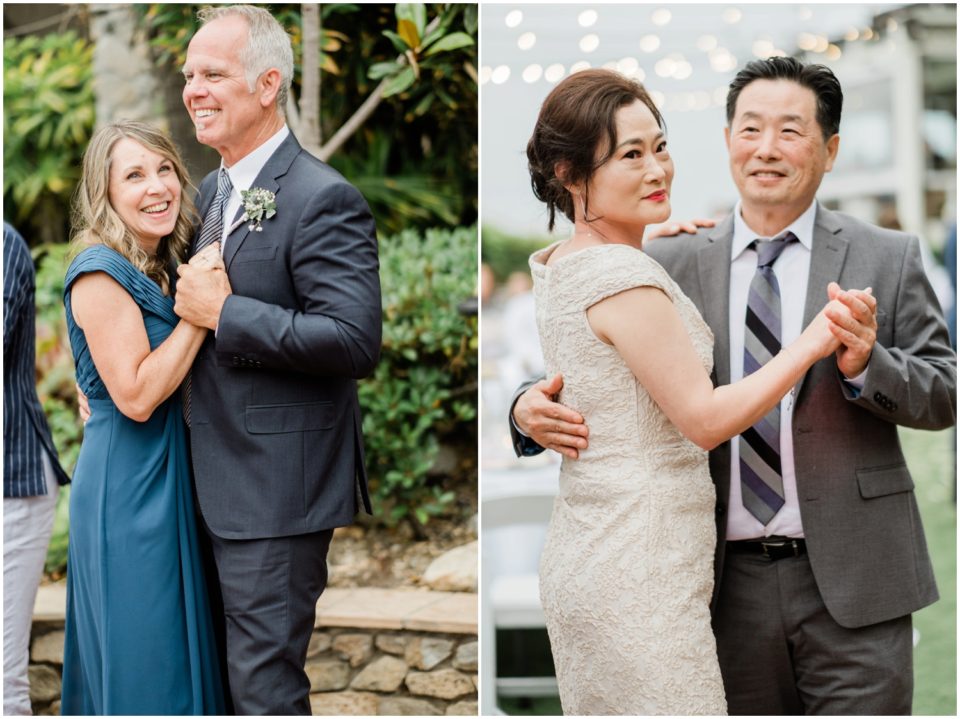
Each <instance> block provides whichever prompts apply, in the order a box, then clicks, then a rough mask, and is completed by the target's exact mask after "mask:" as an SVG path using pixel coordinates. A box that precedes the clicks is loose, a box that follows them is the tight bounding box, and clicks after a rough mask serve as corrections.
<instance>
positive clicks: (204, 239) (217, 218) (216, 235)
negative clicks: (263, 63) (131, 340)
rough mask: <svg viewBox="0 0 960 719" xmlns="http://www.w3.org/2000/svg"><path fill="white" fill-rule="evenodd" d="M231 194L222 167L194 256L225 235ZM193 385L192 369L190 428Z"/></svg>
mask: <svg viewBox="0 0 960 719" xmlns="http://www.w3.org/2000/svg"><path fill="white" fill-rule="evenodd" d="M231 192H233V183H232V182H230V175H228V174H227V171H226V170H225V169H224V168H222V167H221V168H220V174H219V175H217V195H216V197H214V198H213V202H212V203H210V207H209V208H208V209H207V214H206V217H204V218H203V225H202V226H201V228H200V239H198V240H197V246H196V247H195V248H194V250H193V254H197V253H198V252H199V251H200V250H202V249H203V248H204V247H206V246H207V245H209V244H211V243H212V242H217V241H218V240H220V238H221V236H222V235H223V212H224V210H225V209H226V207H227V202H228V201H229V199H230V193H231ZM192 383H193V370H192V369H191V370H190V371H188V372H187V376H186V378H185V379H184V381H183V392H182V395H183V419H184V421H185V422H186V423H187V426H188V427H189V426H190V420H191V406H190V401H191V395H192V389H193V386H192Z"/></svg>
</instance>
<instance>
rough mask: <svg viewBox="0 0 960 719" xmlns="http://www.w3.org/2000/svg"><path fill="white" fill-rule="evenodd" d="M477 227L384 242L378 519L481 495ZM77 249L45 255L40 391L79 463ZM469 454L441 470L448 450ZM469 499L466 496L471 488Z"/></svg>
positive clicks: (59, 541)
mask: <svg viewBox="0 0 960 719" xmlns="http://www.w3.org/2000/svg"><path fill="white" fill-rule="evenodd" d="M476 248H477V232H476V227H469V228H458V229H454V230H427V232H426V234H425V235H420V234H419V233H417V232H415V231H412V230H410V231H405V232H402V233H400V234H399V235H396V236H393V237H388V238H383V239H381V242H380V263H381V269H380V277H381V282H382V286H383V315H384V320H383V349H382V352H381V359H380V363H379V365H377V369H376V371H375V373H374V375H373V376H372V377H370V378H368V379H366V380H363V381H361V382H360V385H359V390H360V404H361V406H362V408H363V415H364V419H363V431H364V438H365V443H366V453H367V470H368V473H369V476H370V488H371V495H372V499H373V506H374V521H375V522H377V523H380V524H384V525H394V524H396V523H397V522H399V521H403V520H409V521H410V522H412V523H414V524H415V525H417V524H425V523H426V522H427V521H429V519H430V517H432V516H436V515H440V514H450V513H453V512H456V511H458V510H460V511H463V510H469V509H472V507H468V508H457V507H456V506H455V500H456V497H457V494H458V493H457V491H456V490H457V489H460V490H463V489H464V487H465V486H466V485H465V484H464V483H468V484H469V487H468V489H469V490H470V492H472V494H473V496H476V457H477V431H476V423H475V422H474V420H475V419H476V416H477V348H478V336H477V318H476V317H475V316H471V315H465V314H463V313H461V312H460V311H459V309H458V307H459V305H460V304H461V303H462V302H464V301H465V300H468V299H470V298H471V297H473V296H474V295H475V292H476V277H477V259H476V256H477V251H476ZM66 249H67V246H66V245H52V246H48V247H43V248H39V249H37V250H36V251H35V252H34V256H35V258H36V259H37V265H38V269H37V369H38V374H39V380H38V383H37V387H38V393H39V395H40V399H41V402H42V403H43V407H44V410H45V411H46V414H47V418H48V420H49V422H50V427H51V429H52V431H53V436H54V442H55V443H56V445H57V448H58V449H59V451H60V458H61V462H62V464H63V465H64V468H65V469H67V471H68V472H72V470H73V467H74V465H75V464H76V460H77V454H78V452H79V450H80V441H81V439H82V430H83V428H82V425H81V423H80V421H79V417H78V414H77V404H76V390H75V388H74V367H73V358H72V355H71V352H70V343H69V340H68V337H67V331H66V322H65V319H64V309H63V300H62V293H63V276H64V272H65V269H66V265H65V258H66ZM443 445H448V446H451V447H453V448H454V449H455V450H456V454H457V457H458V461H457V463H456V466H455V467H454V468H453V470H452V471H450V469H449V467H448V468H447V469H446V471H445V472H444V473H442V474H437V473H436V471H431V470H432V469H434V470H435V463H436V461H437V457H438V455H439V451H440V448H441V446H443ZM461 494H462V491H461ZM68 498H69V489H68V490H67V491H64V492H62V493H61V497H60V505H61V506H60V509H59V510H58V515H57V521H56V524H55V527H54V536H53V539H52V540H51V543H50V550H49V552H48V555H47V571H48V572H51V573H54V574H56V573H58V572H61V571H62V570H63V567H64V566H65V565H66V547H67V530H68V521H67V511H66V509H67V507H66V504H67V501H68Z"/></svg>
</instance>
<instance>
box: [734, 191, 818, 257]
mask: <svg viewBox="0 0 960 719" xmlns="http://www.w3.org/2000/svg"><path fill="white" fill-rule="evenodd" d="M740 207H741V202H740V201H738V202H737V206H736V207H735V208H734V210H733V247H732V249H731V253H730V259H731V260H735V259H737V258H738V257H739V256H740V254H741V253H742V252H743V251H744V250H745V249H747V247H749V246H750V243H751V242H753V241H754V240H756V239H757V238H761V239H769V238H765V237H763V235H761V234H760V233H758V232H754V231H753V230H751V229H750V226H749V225H747V223H746V221H745V220H744V219H743V216H742V215H741V214H740ZM816 218H817V201H816V199H814V201H813V202H811V203H810V207H808V208H807V209H806V210H804V211H803V214H801V215H800V217H798V218H797V219H795V220H794V221H793V222H791V223H790V224H789V225H787V226H786V227H784V228H783V230H782V231H781V232H778V233H777V236H778V237H779V236H780V235H782V234H783V233H784V232H787V231H789V232H792V233H793V234H794V235H796V238H797V240H799V241H800V244H801V245H803V246H804V247H806V248H807V251H808V252H809V251H811V250H812V248H813V225H814V222H815V220H816Z"/></svg>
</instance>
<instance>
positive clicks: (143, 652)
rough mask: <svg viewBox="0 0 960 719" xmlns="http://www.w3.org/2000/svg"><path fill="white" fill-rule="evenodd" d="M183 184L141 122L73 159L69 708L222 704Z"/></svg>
mask: <svg viewBox="0 0 960 719" xmlns="http://www.w3.org/2000/svg"><path fill="white" fill-rule="evenodd" d="M188 184H189V180H188V178H187V174H186V171H185V169H184V167H183V163H182V161H181V159H180V157H179V155H178V154H177V151H176V148H175V147H174V146H173V144H172V143H171V142H170V140H169V139H168V138H167V137H166V136H164V135H163V134H162V133H161V132H159V131H157V130H155V129H153V128H151V127H149V126H147V125H143V124H140V123H133V122H120V123H115V124H112V125H108V126H106V127H104V128H102V129H101V130H99V131H98V132H97V133H96V135H94V137H93V139H92V140H91V142H90V146H89V147H88V148H87V152H86V155H85V157H84V161H83V176H82V179H81V182H80V187H79V190H78V193H77V199H76V203H75V218H74V225H75V226H74V243H75V249H74V253H75V255H76V257H75V259H74V260H73V262H72V263H71V265H70V268H69V269H68V271H67V276H66V281H65V289H64V304H65V306H66V313H67V325H68V328H69V331H70V344H71V346H72V349H73V355H74V361H75V363H76V371H77V383H78V385H79V387H80V389H81V391H82V392H83V393H84V394H85V395H86V397H87V398H88V400H89V404H90V411H91V415H90V419H89V420H88V421H87V424H86V427H85V430H84V438H83V444H82V446H81V449H80V456H79V459H78V460H77V467H76V470H75V472H74V477H73V489H72V491H71V497H70V519H71V521H70V548H69V557H68V571H67V618H66V640H65V647H64V665H63V696H62V712H63V713H64V714H217V713H223V711H224V700H223V692H222V688H221V678H220V676H221V675H220V670H219V663H218V659H217V651H216V643H215V640H214V633H213V624H212V619H211V610H210V604H209V601H208V597H207V588H206V583H205V580H204V575H203V569H202V565H201V560H200V550H199V545H198V532H197V527H196V519H195V512H194V503H193V496H192V493H191V478H190V459H189V456H188V454H187V444H186V435H185V425H184V421H183V417H182V404H181V398H180V392H179V387H180V385H181V383H182V382H183V381H184V378H185V377H186V376H187V373H188V371H189V369H190V366H191V364H192V362H193V360H194V357H195V356H196V354H197V351H198V350H199V348H200V345H201V343H202V342H203V339H204V336H205V335H206V333H207V330H206V329H204V328H199V327H195V326H193V325H191V324H189V323H187V322H185V321H183V320H180V319H179V318H178V317H177V316H176V314H174V311H173V304H174V303H173V298H172V278H173V277H174V276H175V267H176V264H177V263H179V262H181V261H183V259H184V258H185V255H186V252H187V249H188V247H189V242H190V236H191V233H192V222H191V218H192V214H193V207H192V205H191V204H190V202H189V200H188V199H187V198H186V197H185V196H184V192H183V190H184V188H185V187H187V186H188ZM218 260H219V255H218V254H216V253H214V254H213V255H212V256H211V255H209V254H208V255H203V256H198V258H197V262H214V261H218Z"/></svg>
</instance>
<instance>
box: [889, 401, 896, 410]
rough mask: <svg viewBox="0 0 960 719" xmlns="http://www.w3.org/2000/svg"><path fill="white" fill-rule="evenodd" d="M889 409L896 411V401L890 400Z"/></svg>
mask: <svg viewBox="0 0 960 719" xmlns="http://www.w3.org/2000/svg"><path fill="white" fill-rule="evenodd" d="M890 411H891V412H896V411H897V403H896V402H891V403H890Z"/></svg>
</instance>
